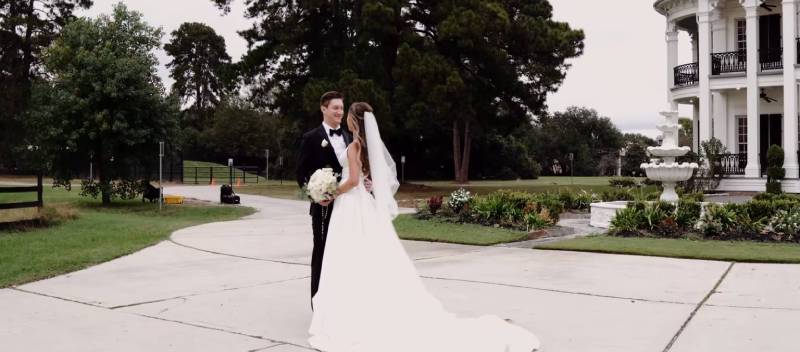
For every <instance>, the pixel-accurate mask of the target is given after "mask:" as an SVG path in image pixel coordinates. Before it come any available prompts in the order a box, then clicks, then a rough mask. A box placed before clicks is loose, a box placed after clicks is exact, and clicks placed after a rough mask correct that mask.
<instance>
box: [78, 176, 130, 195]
mask: <svg viewBox="0 0 800 352" xmlns="http://www.w3.org/2000/svg"><path fill="white" fill-rule="evenodd" d="M102 187H103V185H102V184H100V183H98V182H95V181H94V180H89V179H84V180H81V192H80V193H79V194H80V196H81V197H91V198H97V196H99V195H100V194H101V193H102ZM108 187H110V190H109V193H110V194H111V198H112V199H113V198H121V199H133V198H136V197H137V196H138V195H140V194H142V192H143V191H144V183H143V182H142V181H135V180H117V181H112V182H110V184H109V185H108Z"/></svg>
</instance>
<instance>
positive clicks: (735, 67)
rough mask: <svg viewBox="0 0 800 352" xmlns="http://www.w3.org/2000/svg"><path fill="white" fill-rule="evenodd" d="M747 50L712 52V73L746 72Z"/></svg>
mask: <svg viewBox="0 0 800 352" xmlns="http://www.w3.org/2000/svg"><path fill="white" fill-rule="evenodd" d="M746 71H747V52H746V51H744V50H738V51H729V52H725V53H714V54H711V74H712V75H719V74H722V73H732V72H746Z"/></svg>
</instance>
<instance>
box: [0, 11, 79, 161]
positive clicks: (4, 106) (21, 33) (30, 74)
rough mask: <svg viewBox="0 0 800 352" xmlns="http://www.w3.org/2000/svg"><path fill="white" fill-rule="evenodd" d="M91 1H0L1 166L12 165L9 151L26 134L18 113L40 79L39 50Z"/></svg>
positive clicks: (17, 144) (21, 110) (25, 106)
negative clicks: (77, 11)
mask: <svg viewBox="0 0 800 352" xmlns="http://www.w3.org/2000/svg"><path fill="white" fill-rule="evenodd" d="M91 6H92V1H91V0H2V1H0V92H2V94H0V140H2V141H3V143H0V164H3V163H9V164H11V163H13V161H14V159H15V158H14V157H12V156H11V152H12V148H14V147H18V146H19V145H20V143H22V142H21V141H20V138H21V137H22V136H23V135H25V133H24V131H22V130H21V128H23V127H24V124H23V122H22V119H21V118H20V114H21V113H22V112H23V111H25V109H27V107H28V105H29V100H30V98H31V94H32V93H31V87H32V85H33V81H34V80H35V79H36V78H37V77H40V76H41V54H42V50H44V49H45V48H47V47H48V46H50V44H51V43H52V42H53V40H54V39H55V38H56V36H57V35H58V32H59V31H60V30H61V28H62V27H63V26H64V25H65V24H66V23H67V22H69V21H70V20H71V19H73V18H74V16H73V12H74V11H75V10H76V9H80V8H84V9H86V8H89V7H91Z"/></svg>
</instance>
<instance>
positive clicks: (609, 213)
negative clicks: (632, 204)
mask: <svg viewBox="0 0 800 352" xmlns="http://www.w3.org/2000/svg"><path fill="white" fill-rule="evenodd" d="M627 206H628V202H627V201H624V200H621V201H616V202H598V203H592V204H591V205H590V207H591V212H590V214H591V217H590V218H589V225H591V226H594V227H600V228H604V229H607V228H608V227H609V226H610V225H611V219H613V218H614V217H615V216H616V215H617V211H619V210H621V209H625V208H626V207H627Z"/></svg>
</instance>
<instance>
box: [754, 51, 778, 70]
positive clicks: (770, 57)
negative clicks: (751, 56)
mask: <svg viewBox="0 0 800 352" xmlns="http://www.w3.org/2000/svg"><path fill="white" fill-rule="evenodd" d="M758 62H759V65H760V66H761V71H766V70H781V69H783V49H782V48H778V49H769V50H759V51H758Z"/></svg>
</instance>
